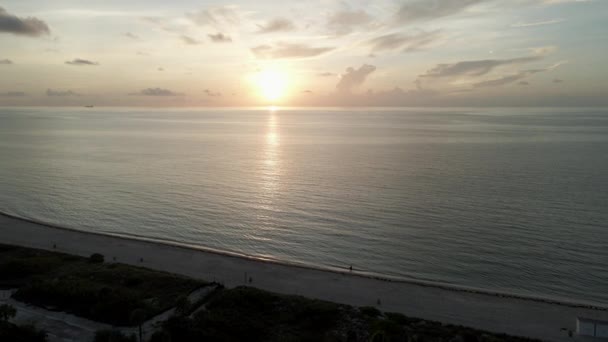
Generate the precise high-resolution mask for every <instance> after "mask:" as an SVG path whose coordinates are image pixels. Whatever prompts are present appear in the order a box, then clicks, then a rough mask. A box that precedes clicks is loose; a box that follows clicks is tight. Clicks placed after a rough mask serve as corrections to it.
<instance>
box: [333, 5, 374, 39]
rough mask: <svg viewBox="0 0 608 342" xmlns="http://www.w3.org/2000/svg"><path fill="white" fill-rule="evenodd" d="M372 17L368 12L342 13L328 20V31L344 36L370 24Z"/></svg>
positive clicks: (337, 13) (335, 14)
mask: <svg viewBox="0 0 608 342" xmlns="http://www.w3.org/2000/svg"><path fill="white" fill-rule="evenodd" d="M371 21H372V17H371V16H370V15H369V14H367V12H365V11H362V10H359V11H340V12H336V13H334V14H332V15H331V16H330V17H329V19H328V20H327V29H328V30H329V31H331V32H332V33H334V34H338V35H344V34H349V33H351V32H352V31H353V30H354V29H355V28H357V27H360V26H361V25H365V24H368V23H369V22H371Z"/></svg>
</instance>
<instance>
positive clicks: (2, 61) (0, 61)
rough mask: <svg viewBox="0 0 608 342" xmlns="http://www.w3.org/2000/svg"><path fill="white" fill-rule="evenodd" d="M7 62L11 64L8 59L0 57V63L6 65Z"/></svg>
mask: <svg viewBox="0 0 608 342" xmlns="http://www.w3.org/2000/svg"><path fill="white" fill-rule="evenodd" d="M8 64H13V61H11V60H10V59H0V65H8Z"/></svg>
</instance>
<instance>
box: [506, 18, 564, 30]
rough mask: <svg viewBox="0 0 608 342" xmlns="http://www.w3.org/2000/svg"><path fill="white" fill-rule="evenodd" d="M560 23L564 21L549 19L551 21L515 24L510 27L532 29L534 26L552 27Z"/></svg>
mask: <svg viewBox="0 0 608 342" xmlns="http://www.w3.org/2000/svg"><path fill="white" fill-rule="evenodd" d="M561 22H564V19H551V20H544V21H534V22H530V23H523V22H520V23H516V24H513V25H511V27H517V28H519V27H534V26H544V25H553V24H559V23H561Z"/></svg>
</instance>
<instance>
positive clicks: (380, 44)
mask: <svg viewBox="0 0 608 342" xmlns="http://www.w3.org/2000/svg"><path fill="white" fill-rule="evenodd" d="M439 37H440V34H439V31H432V32H420V33H416V34H411V35H407V34H402V33H391V34H386V35H383V36H380V37H376V38H374V39H371V40H369V41H368V42H367V45H369V46H370V47H371V49H372V51H373V52H380V51H387V50H397V49H401V50H403V51H404V52H413V51H418V50H422V49H424V48H427V47H429V46H430V45H431V44H433V43H434V42H435V41H436V40H437V39H438V38H439Z"/></svg>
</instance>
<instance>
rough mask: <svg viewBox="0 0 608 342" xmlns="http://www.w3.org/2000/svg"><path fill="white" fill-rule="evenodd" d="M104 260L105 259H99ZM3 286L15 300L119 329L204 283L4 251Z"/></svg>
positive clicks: (0, 253) (0, 249)
mask: <svg viewBox="0 0 608 342" xmlns="http://www.w3.org/2000/svg"><path fill="white" fill-rule="evenodd" d="M101 258H103V256H101ZM0 284H1V286H3V287H14V288H18V290H17V292H16V293H15V294H14V295H13V298H15V299H17V300H19V301H22V302H25V303H28V304H33V305H37V306H40V307H44V308H47V309H50V310H59V311H65V312H69V313H72V314H75V315H77V316H81V317H85V318H88V319H91V320H95V321H99V322H103V323H109V324H112V325H116V326H130V325H132V323H133V320H132V318H133V317H132V316H133V313H134V312H139V313H138V314H137V317H136V318H138V319H139V317H141V316H142V315H143V316H144V319H148V318H150V317H153V316H155V315H157V314H159V313H161V312H163V311H165V310H167V309H170V308H172V307H174V306H175V305H176V301H177V299H178V298H180V297H181V296H183V295H185V294H188V293H190V292H191V291H193V290H195V289H197V288H199V287H201V286H203V285H205V283H204V282H201V281H198V280H194V279H191V278H186V277H182V276H178V275H174V274H169V273H166V272H158V271H153V270H149V269H145V268H141V267H135V266H128V265H124V264H118V263H103V260H102V261H101V262H100V257H99V256H95V257H91V258H89V259H87V258H82V257H76V256H70V255H66V254H61V253H55V252H48V251H41V250H34V249H28V248H20V247H12V246H0Z"/></svg>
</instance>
